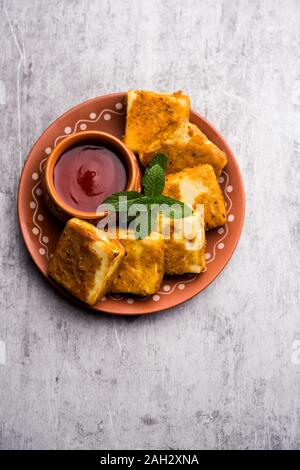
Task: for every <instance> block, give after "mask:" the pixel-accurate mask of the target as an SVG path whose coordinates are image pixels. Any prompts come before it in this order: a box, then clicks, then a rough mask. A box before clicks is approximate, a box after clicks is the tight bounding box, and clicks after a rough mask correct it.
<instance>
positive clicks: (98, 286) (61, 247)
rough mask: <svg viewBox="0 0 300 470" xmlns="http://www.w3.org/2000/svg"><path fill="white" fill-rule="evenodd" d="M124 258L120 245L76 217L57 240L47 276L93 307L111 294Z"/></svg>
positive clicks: (69, 222) (123, 251)
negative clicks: (111, 287) (110, 287)
mask: <svg viewBox="0 0 300 470" xmlns="http://www.w3.org/2000/svg"><path fill="white" fill-rule="evenodd" d="M124 256H125V250H124V248H123V246H122V244H121V243H120V242H118V241H117V240H110V239H109V238H108V237H107V235H106V234H105V232H103V231H101V230H98V229H97V228H96V227H94V225H92V224H90V223H88V222H85V221H83V220H79V219H76V218H73V219H71V220H69V221H68V223H67V224H66V226H65V228H64V231H63V233H62V235H61V236H60V238H59V240H58V243H57V245H56V248H55V251H54V253H53V256H52V258H51V260H50V262H49V265H48V275H49V276H50V277H51V278H52V279H54V280H55V281H56V282H57V283H58V284H60V285H62V286H63V287H64V288H65V289H67V290H68V291H69V292H71V294H73V295H75V297H78V299H80V300H82V301H83V302H86V303H87V304H90V305H93V304H95V303H96V302H97V301H98V300H100V299H101V298H102V297H103V296H104V295H105V294H106V292H107V291H108V288H109V286H110V284H111V282H112V279H113V277H114V275H115V273H116V271H117V270H118V268H119V266H120V264H121V262H122V260H123V259H124Z"/></svg>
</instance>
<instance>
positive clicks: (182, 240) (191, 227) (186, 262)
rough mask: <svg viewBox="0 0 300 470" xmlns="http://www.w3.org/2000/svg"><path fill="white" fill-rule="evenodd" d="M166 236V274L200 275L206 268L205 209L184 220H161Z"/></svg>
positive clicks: (160, 227)
mask: <svg viewBox="0 0 300 470" xmlns="http://www.w3.org/2000/svg"><path fill="white" fill-rule="evenodd" d="M158 226H159V231H160V232H161V233H162V235H163V236H164V245H165V266H164V271H165V274H171V275H172V274H185V273H200V272H201V271H202V270H203V269H204V268H205V245H206V240H205V231H204V209H203V207H201V208H199V211H197V212H194V213H193V215H192V216H189V217H186V218H183V219H173V220H170V219H168V218H167V217H165V216H164V215H161V216H160V218H159V225H158Z"/></svg>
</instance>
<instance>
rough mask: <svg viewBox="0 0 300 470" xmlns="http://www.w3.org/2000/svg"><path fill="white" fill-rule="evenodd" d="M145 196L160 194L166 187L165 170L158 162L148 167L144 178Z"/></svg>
mask: <svg viewBox="0 0 300 470" xmlns="http://www.w3.org/2000/svg"><path fill="white" fill-rule="evenodd" d="M142 183H143V187H144V193H145V196H148V197H154V196H159V195H160V194H161V193H162V192H163V190H164V187H165V174H164V170H163V169H162V167H161V166H159V165H158V164H155V165H153V166H151V167H150V168H148V169H147V171H146V172H145V174H144V176H143V179H142Z"/></svg>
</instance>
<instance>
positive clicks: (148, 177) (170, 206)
mask: <svg viewBox="0 0 300 470" xmlns="http://www.w3.org/2000/svg"><path fill="white" fill-rule="evenodd" d="M167 162H168V160H167V157H166V156H165V155H164V154H162V153H159V154H157V155H155V157H154V158H153V160H152V161H151V162H150V164H149V166H148V167H147V168H146V170H145V173H144V176H143V178H142V185H143V193H144V194H142V193H138V192H136V191H123V192H119V193H114V194H112V195H111V196H109V197H108V198H106V199H105V201H104V202H103V203H102V204H101V209H102V210H111V207H113V208H114V210H115V211H116V212H125V211H127V221H128V222H129V221H130V222H131V221H132V215H129V214H128V212H129V210H130V209H131V210H132V209H135V207H134V208H133V206H135V205H136V204H137V206H136V208H137V212H144V211H145V210H147V212H148V216H147V218H148V224H147V225H148V227H147V229H145V227H139V225H140V224H139V223H138V222H137V224H136V225H135V231H136V233H137V231H138V238H145V237H146V236H147V235H149V234H150V233H151V231H152V229H153V226H154V224H155V217H153V212H154V215H155V211H153V209H154V207H155V208H156V210H157V207H158V206H159V212H160V213H162V214H165V215H166V216H167V217H170V218H181V217H186V216H189V215H191V214H192V209H191V208H190V207H189V206H187V205H186V204H185V203H183V202H182V201H178V200H176V199H173V198H171V197H168V196H164V195H163V194H162V193H163V190H164V187H165V170H166V168H167ZM139 204H141V205H142V206H139ZM156 215H157V214H156ZM137 228H138V229H139V230H137Z"/></svg>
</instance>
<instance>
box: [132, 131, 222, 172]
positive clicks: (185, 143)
mask: <svg viewBox="0 0 300 470" xmlns="http://www.w3.org/2000/svg"><path fill="white" fill-rule="evenodd" d="M158 152H162V153H164V154H165V155H166V156H167V157H168V166H167V170H166V172H167V173H176V172H178V171H181V170H183V169H185V168H190V167H194V166H196V165H199V164H204V163H208V164H210V165H211V166H212V167H213V169H214V171H215V173H216V175H217V176H220V174H221V173H222V170H223V168H224V167H225V165H226V164H227V158H226V155H225V153H224V152H223V151H222V150H220V149H219V147H217V146H216V145H215V144H213V143H212V142H211V141H210V140H208V138H207V137H206V135H205V134H203V132H201V131H200V129H199V128H198V127H197V126H196V125H195V124H191V123H190V122H185V123H183V124H182V125H181V126H180V127H179V128H178V129H177V130H176V131H175V132H174V133H172V134H170V135H169V136H168V137H167V138H165V139H164V140H161V141H160V142H153V144H152V146H151V147H149V148H148V150H147V151H146V152H144V153H143V154H142V155H140V160H141V162H142V163H143V165H145V166H147V165H148V164H149V162H150V161H151V160H152V158H153V157H154V156H155V154H156V153H158Z"/></svg>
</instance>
